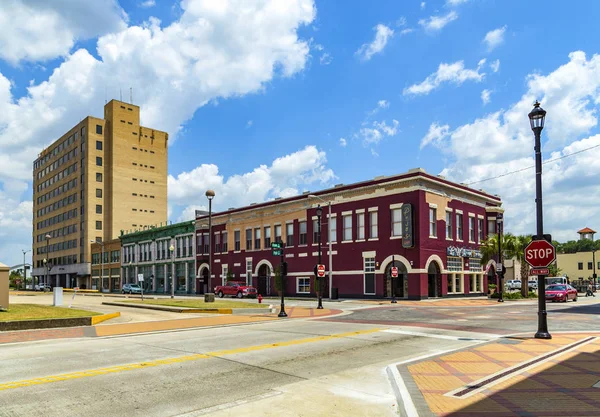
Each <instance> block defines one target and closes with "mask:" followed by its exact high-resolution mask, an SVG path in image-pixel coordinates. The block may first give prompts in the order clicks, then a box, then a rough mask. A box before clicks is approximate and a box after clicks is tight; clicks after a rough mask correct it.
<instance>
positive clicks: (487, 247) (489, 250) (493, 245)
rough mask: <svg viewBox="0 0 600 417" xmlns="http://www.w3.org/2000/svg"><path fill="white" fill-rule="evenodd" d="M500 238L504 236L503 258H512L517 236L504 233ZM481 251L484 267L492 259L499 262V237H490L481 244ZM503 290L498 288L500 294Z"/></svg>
mask: <svg viewBox="0 0 600 417" xmlns="http://www.w3.org/2000/svg"><path fill="white" fill-rule="evenodd" d="M500 236H502V238H501V243H502V255H503V258H504V259H509V258H512V256H513V253H514V246H515V243H514V242H515V236H513V235H512V234H511V233H504V234H502V235H500ZM479 251H480V252H481V264H482V265H487V263H488V262H489V261H490V260H492V259H494V260H496V261H498V235H497V234H493V235H489V236H488V237H487V239H485V240H484V241H483V242H481V246H480V247H479ZM501 290H502V289H501V288H498V290H497V291H498V292H500V291H501Z"/></svg>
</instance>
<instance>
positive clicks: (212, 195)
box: [204, 190, 215, 200]
mask: <svg viewBox="0 0 600 417" xmlns="http://www.w3.org/2000/svg"><path fill="white" fill-rule="evenodd" d="M204 195H205V196H206V198H208V199H209V200H212V199H213V198H215V192H214V190H207V191H206V193H204Z"/></svg>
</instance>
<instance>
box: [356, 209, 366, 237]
mask: <svg viewBox="0 0 600 417" xmlns="http://www.w3.org/2000/svg"><path fill="white" fill-rule="evenodd" d="M356 239H357V240H364V239H365V214H364V213H359V214H357V215H356Z"/></svg>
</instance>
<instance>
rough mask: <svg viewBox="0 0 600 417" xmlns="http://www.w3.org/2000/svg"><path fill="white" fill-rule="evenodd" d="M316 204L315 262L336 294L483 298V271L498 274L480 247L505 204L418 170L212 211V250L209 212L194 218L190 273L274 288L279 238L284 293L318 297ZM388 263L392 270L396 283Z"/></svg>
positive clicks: (213, 281) (214, 281)
mask: <svg viewBox="0 0 600 417" xmlns="http://www.w3.org/2000/svg"><path fill="white" fill-rule="evenodd" d="M218 198H219V196H218V195H217V196H216V197H215V200H214V201H218ZM329 202H331V210H332V214H331V217H329V214H328V203H329ZM319 205H321V206H322V209H323V211H322V215H321V220H322V221H321V229H320V236H321V242H322V247H321V252H322V259H321V263H322V264H324V265H325V267H326V270H329V269H332V270H333V285H332V290H333V291H332V293H333V294H335V292H337V293H338V294H339V296H340V297H361V298H369V297H371V298H382V297H391V296H392V291H394V294H395V296H396V297H398V298H408V299H416V300H419V299H424V298H428V297H447V296H467V295H483V294H487V286H488V276H487V275H486V270H488V271H489V272H490V273H491V274H492V276H493V277H495V275H493V274H494V268H486V266H487V265H482V264H481V253H480V251H479V247H480V244H481V242H483V240H484V239H485V238H486V237H487V235H488V234H490V233H495V232H496V230H495V228H496V216H497V214H498V213H502V212H503V211H504V209H503V208H502V207H501V205H502V201H501V199H500V197H498V196H494V195H490V194H488V193H486V192H485V191H483V190H476V189H473V188H470V187H468V186H466V185H464V184H457V183H454V182H451V181H448V180H446V179H445V178H443V177H441V176H435V175H430V174H427V173H426V172H425V171H424V170H422V169H414V170H410V171H409V172H408V173H405V174H402V175H394V176H389V177H383V176H382V177H377V178H375V179H373V180H369V181H364V182H359V183H355V184H350V185H344V184H339V185H336V186H335V187H333V188H330V189H327V190H323V191H318V192H315V193H310V192H305V193H303V194H302V195H299V196H295V197H290V198H284V199H280V198H278V199H275V201H269V202H265V203H258V204H252V205H250V206H246V207H241V208H234V209H229V210H226V211H223V212H219V213H213V215H212V239H211V241H210V246H211V247H210V248H209V240H208V236H209V233H210V232H211V231H209V230H208V218H207V217H208V216H206V215H202V216H197V218H196V225H195V228H196V270H197V273H196V275H197V276H198V277H199V280H201V282H202V283H208V285H207V287H208V289H209V290H210V291H212V290H213V288H214V287H215V286H216V285H220V284H222V283H223V282H225V281H226V280H227V279H228V277H232V278H233V279H234V280H236V281H245V282H247V283H249V284H252V285H254V286H256V287H257V289H258V292H259V293H261V294H263V295H275V294H276V293H277V292H276V289H275V281H274V269H275V267H277V266H278V265H279V264H280V258H279V257H278V256H273V255H272V254H271V249H270V246H271V242H275V241H280V242H283V243H284V245H285V261H286V262H287V263H288V279H287V280H286V285H285V293H286V294H287V295H293V296H309V295H314V294H315V277H314V272H313V270H314V267H315V265H316V264H317V260H318V237H319V230H318V228H317V224H318V220H317V207H318V206H319ZM329 228H330V229H331V236H328V229H329ZM329 239H331V242H332V258H333V268H330V266H329V257H328V243H327V242H328V240H329ZM209 250H210V251H212V264H211V265H209ZM394 266H395V267H397V268H398V277H397V278H396V279H395V281H394V285H393V286H392V277H391V269H392V267H394ZM209 267H210V273H209ZM494 279H495V278H494ZM325 282H327V283H328V282H329V278H328V277H327V278H326V279H325ZM328 286H329V285H328V284H327V285H326V289H325V295H326V296H327V295H328V294H329V290H328Z"/></svg>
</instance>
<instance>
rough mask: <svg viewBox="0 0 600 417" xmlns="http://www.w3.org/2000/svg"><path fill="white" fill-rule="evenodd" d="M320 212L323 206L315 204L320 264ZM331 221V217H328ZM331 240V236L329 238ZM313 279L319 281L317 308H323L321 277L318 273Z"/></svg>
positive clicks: (321, 212)
mask: <svg viewBox="0 0 600 417" xmlns="http://www.w3.org/2000/svg"><path fill="white" fill-rule="evenodd" d="M321 214H323V208H322V207H321V205H320V204H319V205H318V206H317V240H318V242H319V252H318V253H319V262H318V263H319V265H321ZM330 221H331V219H330ZM329 240H331V238H330V239H329ZM315 279H317V280H318V282H319V304H318V305H317V309H322V308H323V278H319V275H318V273H317V275H316V276H315Z"/></svg>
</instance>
